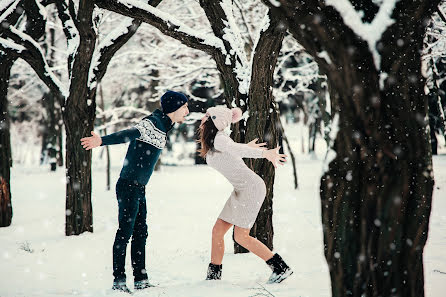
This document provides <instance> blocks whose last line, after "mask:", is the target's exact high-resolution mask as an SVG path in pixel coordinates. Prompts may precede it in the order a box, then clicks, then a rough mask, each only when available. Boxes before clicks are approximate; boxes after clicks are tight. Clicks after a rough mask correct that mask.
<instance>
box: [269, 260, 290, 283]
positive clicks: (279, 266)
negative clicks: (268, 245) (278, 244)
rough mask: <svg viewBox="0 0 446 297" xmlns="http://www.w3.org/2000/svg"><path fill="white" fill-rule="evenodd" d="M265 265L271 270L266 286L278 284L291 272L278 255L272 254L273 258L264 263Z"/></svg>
mask: <svg viewBox="0 0 446 297" xmlns="http://www.w3.org/2000/svg"><path fill="white" fill-rule="evenodd" d="M266 264H268V266H269V267H270V268H271V270H272V271H273V273H272V274H271V276H270V277H269V280H268V284H272V283H280V282H282V281H283V280H284V279H286V278H287V277H289V276H290V275H291V274H293V271H292V270H291V268H290V267H288V265H286V263H285V261H283V259H282V257H281V256H279V254H274V256H273V257H272V258H271V259H269V260H268V261H266Z"/></svg>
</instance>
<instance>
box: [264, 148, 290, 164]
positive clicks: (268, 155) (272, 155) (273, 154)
mask: <svg viewBox="0 0 446 297" xmlns="http://www.w3.org/2000/svg"><path fill="white" fill-rule="evenodd" d="M279 149H280V146H278V147H276V148H274V149H270V150H265V151H263V157H264V158H265V159H267V160H268V161H270V162H271V163H273V165H274V168H277V163H279V164H280V165H283V162H286V157H287V155H285V154H279Z"/></svg>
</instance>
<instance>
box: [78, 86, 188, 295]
mask: <svg viewBox="0 0 446 297" xmlns="http://www.w3.org/2000/svg"><path fill="white" fill-rule="evenodd" d="M187 101H188V99H187V97H186V96H185V95H183V94H181V93H178V92H172V91H168V92H166V93H165V94H164V95H163V96H162V97H161V110H160V109H157V110H155V111H154V112H153V113H152V114H151V115H149V116H147V117H145V118H143V119H142V120H141V121H140V122H139V123H138V124H136V125H135V126H134V127H132V128H130V129H126V130H122V131H119V132H116V133H113V134H110V135H106V136H103V137H100V136H99V135H97V134H96V133H94V132H93V131H92V132H91V134H92V135H93V136H91V137H85V138H82V139H81V144H82V146H83V147H84V148H85V149H86V150H90V149H92V148H95V147H98V146H102V145H111V144H119V143H125V142H130V144H129V147H128V150H127V154H126V156H125V160H124V165H123V167H122V170H121V173H120V176H119V179H118V182H117V183H116V196H117V198H118V207H119V217H118V218H119V228H118V231H117V232H116V237H115V242H114V244H113V276H114V281H113V289H114V290H119V291H123V292H126V293H131V291H130V290H129V289H128V287H127V285H126V275H125V268H124V265H125V254H126V248H127V243H128V241H129V239H130V237H132V245H131V258H132V267H133V276H134V280H135V283H134V284H135V289H136V290H142V289H145V288H149V287H152V285H151V284H150V283H149V281H148V277H147V272H146V269H145V246H146V239H147V223H146V217H147V207H146V198H145V186H146V184H147V182H148V181H149V179H150V176H151V175H152V172H153V170H154V168H155V164H156V162H157V160H158V158H159V155H160V154H161V151H162V149H163V148H164V146H165V144H166V134H167V132H169V131H170V129H172V127H173V125H174V123H182V122H183V121H184V120H185V118H184V117H185V116H186V115H188V114H189V109H188V106H187Z"/></svg>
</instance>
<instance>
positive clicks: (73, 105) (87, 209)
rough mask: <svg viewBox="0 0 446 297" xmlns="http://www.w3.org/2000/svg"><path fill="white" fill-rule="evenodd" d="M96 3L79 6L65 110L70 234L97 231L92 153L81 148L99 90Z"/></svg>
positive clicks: (67, 209) (86, 2)
mask: <svg viewBox="0 0 446 297" xmlns="http://www.w3.org/2000/svg"><path fill="white" fill-rule="evenodd" d="M93 9H94V3H92V1H87V0H83V1H80V4H79V12H78V20H79V22H78V30H79V36H80V43H79V48H78V50H77V52H76V55H75V56H74V63H73V69H72V79H71V85H70V95H69V97H68V99H67V103H66V105H65V108H64V112H63V118H64V124H65V130H66V168H67V187H66V224H65V234H66V235H79V234H81V233H83V232H85V231H89V232H93V210H92V207H91V151H86V150H84V149H83V147H82V146H81V145H80V139H81V138H82V137H85V136H89V135H90V132H91V131H93V123H94V120H95V109H96V101H95V99H96V98H95V97H96V89H95V90H94V91H93V92H91V91H90V89H89V86H88V73H89V68H90V63H91V58H92V55H93V51H94V48H95V42H96V33H95V32H94V27H93V23H92V15H93Z"/></svg>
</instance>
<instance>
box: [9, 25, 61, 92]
mask: <svg viewBox="0 0 446 297" xmlns="http://www.w3.org/2000/svg"><path fill="white" fill-rule="evenodd" d="M4 33H5V35H6V36H7V37H9V38H11V39H12V40H14V41H15V43H16V44H17V45H16V46H15V47H16V48H17V47H18V46H20V47H23V48H25V50H24V49H22V48H21V54H20V56H18V57H19V58H22V59H23V60H25V61H26V62H27V63H28V64H29V65H30V66H31V67H32V68H33V69H34V71H35V72H36V74H37V75H38V76H39V78H40V79H41V80H42V81H43V82H44V83H45V84H46V85H47V86H48V88H49V89H50V90H51V91H53V92H54V94H56V95H59V97H63V98H66V97H67V96H68V89H67V88H66V87H65V86H64V85H63V84H62V83H61V82H60V81H59V79H58V78H57V77H56V76H55V75H54V73H53V72H52V70H51V68H50V67H49V66H48V63H47V62H46V59H45V55H44V54H43V52H42V50H41V48H40V46H39V44H38V43H37V42H36V41H35V40H34V39H32V38H31V37H30V36H29V35H27V34H25V33H23V32H21V31H19V30H17V29H16V28H14V27H13V26H9V30H7V31H5V32H4Z"/></svg>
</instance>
